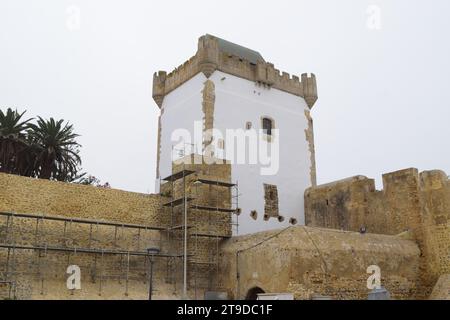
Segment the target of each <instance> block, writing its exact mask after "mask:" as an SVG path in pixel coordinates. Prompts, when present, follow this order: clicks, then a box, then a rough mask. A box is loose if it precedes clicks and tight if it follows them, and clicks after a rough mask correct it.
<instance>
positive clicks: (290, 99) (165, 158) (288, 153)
mask: <svg viewBox="0 0 450 320" xmlns="http://www.w3.org/2000/svg"><path fill="white" fill-rule="evenodd" d="M206 80H207V79H206V77H205V76H204V75H203V74H202V73H200V74H198V75H197V76H195V77H194V78H192V79H190V80H189V81H187V82H186V83H184V84H183V85H182V86H180V87H179V88H177V89H176V90H174V91H172V92H171V93H170V94H168V95H167V96H166V97H165V98H164V101H163V105H162V109H163V110H164V112H163V115H162V119H161V120H162V122H161V124H162V125H161V128H162V131H161V157H160V175H161V177H166V176H168V175H170V174H171V160H172V156H171V152H172V145H173V144H174V143H173V142H172V141H171V134H172V132H173V131H174V130H176V129H179V128H185V129H188V130H189V131H190V132H191V135H192V137H194V132H193V129H194V121H202V119H203V112H202V90H203V86H204V82H205V81H206ZM210 80H212V81H213V82H214V83H215V94H216V100H215V110H214V127H215V128H216V129H219V130H221V132H223V133H224V134H225V130H226V129H238V128H241V129H245V124H246V122H248V121H250V122H252V127H253V129H261V117H262V116H269V117H271V118H272V119H274V120H275V127H276V129H279V130H280V131H279V133H280V136H279V139H280V143H279V146H280V168H279V171H278V173H277V174H276V175H273V176H261V174H260V165H248V164H247V165H240V164H233V165H232V179H233V182H238V183H239V192H240V194H241V196H240V197H239V207H241V208H242V214H241V215H240V217H239V229H238V234H241V235H242V234H248V233H253V232H259V231H264V230H271V229H278V228H283V227H287V226H289V225H290V224H289V219H290V218H296V219H297V220H298V222H299V224H304V207H303V194H304V190H305V189H306V188H308V187H309V186H310V185H311V179H310V166H311V161H310V153H309V148H308V142H307V141H306V136H305V129H307V126H308V122H307V119H306V117H305V110H307V108H308V107H307V105H306V102H305V101H304V99H303V98H301V97H297V96H295V95H292V94H288V93H285V92H283V91H280V90H277V89H268V88H263V87H261V86H258V85H256V84H255V83H253V82H251V81H248V80H245V79H241V78H238V77H235V76H232V75H228V74H225V73H222V72H219V71H216V72H214V73H213V75H212V76H211V77H210ZM264 183H268V184H274V185H277V187H278V197H279V210H280V214H281V215H282V216H284V217H285V221H284V222H283V223H280V222H278V220H277V219H274V218H272V219H270V220H269V221H264V186H263V185H264ZM252 210H256V211H257V212H258V219H257V220H256V221H255V220H253V219H252V218H251V217H250V212H251V211H252ZM233 230H234V233H235V234H237V233H236V228H233Z"/></svg>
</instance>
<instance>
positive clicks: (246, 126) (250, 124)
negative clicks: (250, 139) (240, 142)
mask: <svg viewBox="0 0 450 320" xmlns="http://www.w3.org/2000/svg"><path fill="white" fill-rule="evenodd" d="M251 128H252V123H251V122H250V121H248V122H247V123H246V124H245V129H246V130H250V129H251Z"/></svg>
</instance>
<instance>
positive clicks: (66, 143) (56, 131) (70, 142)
mask: <svg viewBox="0 0 450 320" xmlns="http://www.w3.org/2000/svg"><path fill="white" fill-rule="evenodd" d="M63 122H64V120H58V121H55V119H53V118H50V120H44V119H42V118H41V117H38V119H37V123H36V124H30V125H29V129H28V144H29V146H30V148H31V149H30V150H29V151H30V153H31V154H33V155H34V156H33V158H34V159H35V162H34V171H35V172H36V176H37V177H38V178H41V179H55V180H59V181H73V180H74V179H76V178H78V177H79V175H78V171H79V166H80V165H81V158H80V156H79V147H81V145H80V144H78V143H77V142H76V141H75V138H76V137H78V136H79V135H77V134H75V133H74V132H73V126H72V125H71V124H69V123H66V124H63Z"/></svg>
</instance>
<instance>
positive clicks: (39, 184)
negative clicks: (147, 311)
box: [0, 162, 231, 299]
mask: <svg viewBox="0 0 450 320" xmlns="http://www.w3.org/2000/svg"><path fill="white" fill-rule="evenodd" d="M182 169H186V170H193V171H196V173H195V174H193V175H190V176H189V177H188V178H187V179H186V195H187V197H192V198H195V202H192V203H190V205H191V204H195V205H201V206H206V207H218V208H230V207H231V199H230V196H231V191H230V190H229V189H227V188H223V187H218V186H215V185H208V184H200V185H194V184H193V183H194V181H197V180H198V179H205V180H212V181H221V182H230V179H231V167H230V165H226V164H222V165H219V164H218V165H207V164H206V163H203V162H200V164H192V165H183V164H180V163H178V164H174V166H173V172H174V173H176V172H178V171H180V170H182ZM169 185H170V183H169V184H166V185H164V186H163V187H162V189H161V190H162V195H146V194H137V193H131V192H125V191H120V190H113V189H103V188H97V187H92V186H83V185H77V184H68V183H61V182H55V181H48V180H39V179H31V178H24V177H19V176H14V175H6V174H0V212H4V213H5V214H3V215H1V214H0V282H5V281H8V282H12V283H14V290H11V291H12V292H11V291H10V288H11V285H10V284H9V283H0V299H2V298H8V297H11V298H12V297H15V298H17V299H147V297H148V289H149V283H148V277H149V259H148V257H147V255H146V249H147V248H149V247H152V248H153V247H156V248H159V249H160V251H161V254H162V255H163V256H162V257H157V258H156V260H155V265H154V281H155V293H154V295H155V297H156V298H164V299H167V298H179V297H180V296H181V294H182V291H181V289H182V256H181V255H182V252H183V251H182V248H183V229H182V228H178V227H179V226H182V225H183V215H182V210H181V209H182V207H183V206H179V207H177V208H176V209H175V210H174V211H175V212H174V214H173V215H171V214H170V208H167V207H163V206H162V205H163V204H164V203H167V202H169V201H170V200H171V199H178V198H180V197H183V195H184V186H183V180H182V179H181V180H177V181H176V182H175V183H174V188H173V189H172V188H169ZM168 192H169V193H171V192H173V194H167V193H168ZM188 212H189V214H188V227H189V229H188V232H189V240H188V241H189V242H188V253H189V254H190V257H189V266H188V285H189V286H188V295H189V297H192V298H201V297H202V296H203V291H204V290H205V289H212V288H213V287H214V288H216V287H217V285H216V284H214V281H215V280H214V279H217V274H216V270H217V268H216V267H215V265H216V264H217V262H218V255H219V252H218V245H219V244H220V241H221V240H222V239H223V237H230V236H231V213H230V212H212V211H210V210H193V209H191V208H189V209H188ZM6 213H16V214H8V215H6ZM23 214H25V216H24V215H23ZM43 217H46V218H50V219H53V218H56V219H60V220H49V219H42V218H43ZM87 220H88V221H89V222H90V223H87ZM97 222H98V223H97ZM108 224H114V225H108ZM173 227H175V229H171V230H170V231H171V232H169V228H173ZM169 233H170V235H169ZM199 234H200V235H201V236H198V235H199ZM13 248H14V249H13ZM86 250H88V251H89V252H86ZM169 256H170V257H169ZM172 256H174V257H172ZM69 265H78V266H79V267H80V268H81V274H82V289H81V290H74V291H70V290H68V289H67V287H66V279H67V277H68V275H67V274H66V270H67V267H68V266H69ZM196 289H201V290H196Z"/></svg>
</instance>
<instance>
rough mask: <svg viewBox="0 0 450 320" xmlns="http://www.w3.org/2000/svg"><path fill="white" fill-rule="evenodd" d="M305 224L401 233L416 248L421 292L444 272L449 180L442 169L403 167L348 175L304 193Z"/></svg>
mask: <svg viewBox="0 0 450 320" xmlns="http://www.w3.org/2000/svg"><path fill="white" fill-rule="evenodd" d="M305 214H306V224H307V225H308V226H313V227H325V228H333V229H341V230H350V231H360V230H362V229H364V230H365V231H366V232H369V233H378V234H391V235H394V234H401V236H402V237H407V238H410V239H414V240H415V241H416V242H417V243H418V245H419V247H420V249H421V252H422V259H421V267H420V278H421V284H422V287H423V296H424V297H427V296H428V295H429V294H430V293H431V289H432V288H433V286H434V285H435V284H436V282H437V281H438V279H439V277H440V276H442V275H445V274H449V273H450V220H449V219H450V183H449V180H448V177H447V175H446V174H445V172H442V171H426V172H422V173H420V174H419V172H418V170H417V169H406V170H401V171H397V172H393V173H389V174H385V175H383V190H381V191H377V190H376V189H375V183H374V180H372V179H368V178H366V177H361V176H358V177H354V178H350V179H347V180H342V181H337V182H335V183H331V184H327V185H322V186H317V187H313V188H310V189H308V190H307V191H306V192H305Z"/></svg>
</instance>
